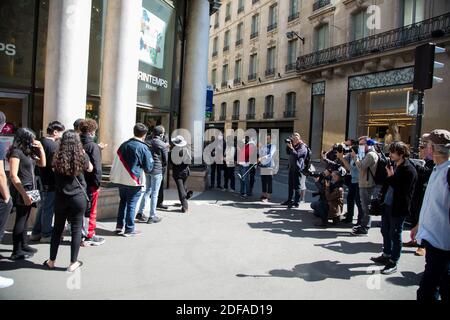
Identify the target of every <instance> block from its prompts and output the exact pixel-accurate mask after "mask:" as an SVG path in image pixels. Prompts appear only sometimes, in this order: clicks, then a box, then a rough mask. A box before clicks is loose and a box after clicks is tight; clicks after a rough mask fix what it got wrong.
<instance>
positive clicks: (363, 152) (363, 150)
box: [358, 146, 366, 159]
mask: <svg viewBox="0 0 450 320" xmlns="http://www.w3.org/2000/svg"><path fill="white" fill-rule="evenodd" d="M365 156H366V146H359V150H358V157H359V158H360V159H364V157H365Z"/></svg>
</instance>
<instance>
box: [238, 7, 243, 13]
mask: <svg viewBox="0 0 450 320" xmlns="http://www.w3.org/2000/svg"><path fill="white" fill-rule="evenodd" d="M243 11H244V6H242V7H239V8H238V14H239V13H241V12H243Z"/></svg>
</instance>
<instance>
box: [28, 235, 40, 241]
mask: <svg viewBox="0 0 450 320" xmlns="http://www.w3.org/2000/svg"><path fill="white" fill-rule="evenodd" d="M39 240H41V235H40V234H32V235H31V236H30V241H32V242H38V241H39Z"/></svg>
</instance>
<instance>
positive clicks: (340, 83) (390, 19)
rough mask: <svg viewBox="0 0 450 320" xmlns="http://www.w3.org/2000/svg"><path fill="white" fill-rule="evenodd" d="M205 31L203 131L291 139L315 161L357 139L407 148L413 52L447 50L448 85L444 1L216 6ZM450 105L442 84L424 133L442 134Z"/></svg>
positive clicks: (448, 6) (263, 0) (429, 100)
mask: <svg viewBox="0 0 450 320" xmlns="http://www.w3.org/2000/svg"><path fill="white" fill-rule="evenodd" d="M211 30H212V31H211V35H210V63H209V82H210V83H211V84H212V85H213V86H215V95H214V115H213V116H212V117H211V118H210V119H209V121H208V125H207V126H208V127H216V128H219V129H227V128H242V129H247V128H269V129H270V128H277V129H280V131H281V138H282V139H283V138H284V137H286V136H287V135H288V134H290V133H292V132H293V131H298V132H300V133H301V135H302V137H303V138H304V140H305V141H307V142H309V144H310V146H311V148H312V151H313V153H314V157H316V158H318V157H319V156H320V152H321V150H323V149H327V148H329V147H330V146H332V145H333V144H334V143H336V142H340V141H343V140H344V139H346V138H356V137H358V136H362V135H369V136H372V137H374V138H376V139H378V140H379V141H380V142H384V140H385V137H386V136H387V135H389V133H391V135H393V136H396V137H401V139H402V140H403V141H405V142H407V143H410V144H413V143H414V136H415V134H414V133H415V123H416V115H415V114H414V112H413V111H412V110H408V107H409V106H410V104H411V102H412V101H414V99H415V98H416V94H415V92H413V89H412V82H413V79H414V65H415V61H414V60H415V57H414V50H415V48H416V47H417V46H418V45H420V44H423V43H427V42H435V43H437V44H438V45H440V46H441V47H445V48H447V53H446V54H442V55H439V56H437V60H438V61H440V62H443V63H444V64H445V68H444V69H442V70H439V71H438V72H437V75H438V76H439V77H442V78H444V80H445V81H450V77H449V70H450V59H449V51H450V50H448V49H449V45H450V2H449V1H439V0H393V1H383V0H365V1H364V0H289V1H276V0H242V1H240V0H238V1H223V4H222V7H221V9H220V11H218V12H217V13H216V14H214V15H213V16H212V17H211ZM418 63H420V62H418ZM449 99H450V92H449V90H448V84H446V82H444V83H443V84H439V85H435V86H434V88H433V89H431V90H428V91H427V92H426V97H425V114H424V119H423V130H424V131H428V130H431V129H433V128H447V129H448V128H449V127H450V116H449V114H450V112H449V111H450V106H449V104H448V102H447V101H449ZM281 156H282V157H283V156H284V155H283V154H281Z"/></svg>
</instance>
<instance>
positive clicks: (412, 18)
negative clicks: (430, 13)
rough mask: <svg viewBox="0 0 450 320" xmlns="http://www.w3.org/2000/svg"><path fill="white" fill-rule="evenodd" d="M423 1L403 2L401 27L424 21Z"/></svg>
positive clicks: (406, 0) (409, 0)
mask: <svg viewBox="0 0 450 320" xmlns="http://www.w3.org/2000/svg"><path fill="white" fill-rule="evenodd" d="M424 2H425V0H403V26H408V25H410V24H413V23H417V22H420V21H423V20H424V19H425V17H424V13H425V3H424Z"/></svg>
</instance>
